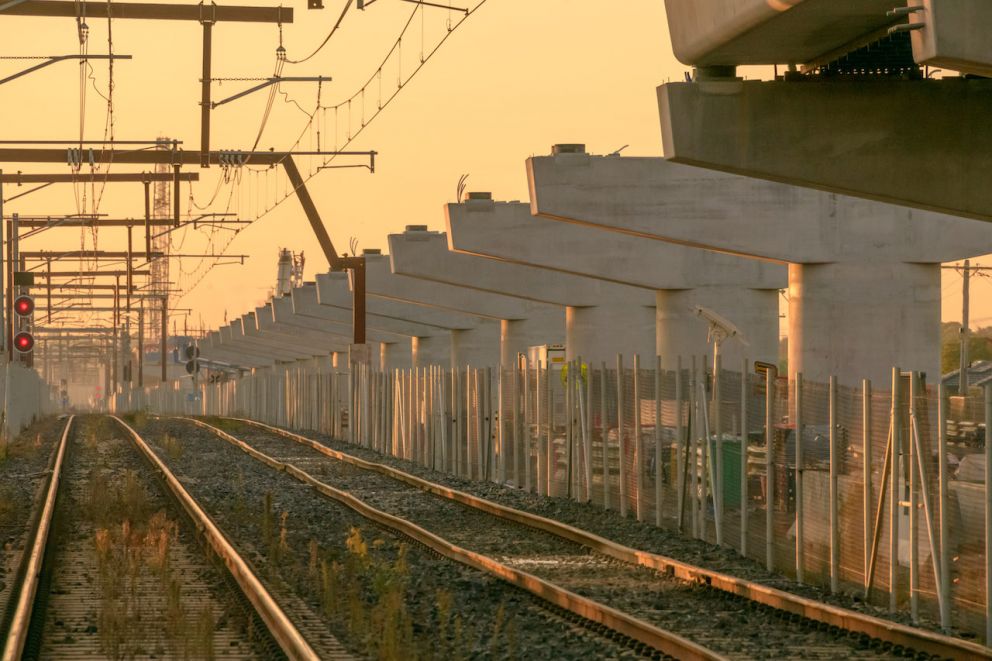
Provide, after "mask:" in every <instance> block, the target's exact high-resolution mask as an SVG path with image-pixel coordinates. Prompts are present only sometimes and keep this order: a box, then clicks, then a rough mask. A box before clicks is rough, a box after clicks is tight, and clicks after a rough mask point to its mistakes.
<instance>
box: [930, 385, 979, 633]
mask: <svg viewBox="0 0 992 661" xmlns="http://www.w3.org/2000/svg"><path fill="white" fill-rule="evenodd" d="M945 397H946V394H945V393H944V386H943V384H937V454H938V457H937V470H938V471H939V472H938V480H939V481H938V485H937V488H938V491H939V497H940V590H941V592H942V593H943V594H942V596H943V598H942V599H941V604H940V626H941V628H942V629H943V630H944V631H945V632H947V631H950V629H951V554H950V525H949V520H948V517H949V515H950V511H949V509H948V497H947V488H948V482H947V480H948V476H947V405H946V403H945ZM986 424H987V423H986Z"/></svg>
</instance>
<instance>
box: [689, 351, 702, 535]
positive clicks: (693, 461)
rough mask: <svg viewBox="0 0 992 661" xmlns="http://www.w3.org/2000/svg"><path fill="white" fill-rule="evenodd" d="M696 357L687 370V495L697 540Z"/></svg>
mask: <svg viewBox="0 0 992 661" xmlns="http://www.w3.org/2000/svg"><path fill="white" fill-rule="evenodd" d="M696 378H697V374H696V357H695V356H693V357H692V365H691V367H690V368H689V456H688V459H689V494H690V496H691V497H690V499H689V502H690V503H691V507H690V514H691V516H692V536H693V537H694V538H696V539H699V537H700V535H699V445H698V444H697V443H696V436H697V435H698V430H699V410H698V407H697V405H696V404H697V402H696V398H697V395H696Z"/></svg>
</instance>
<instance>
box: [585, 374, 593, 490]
mask: <svg viewBox="0 0 992 661" xmlns="http://www.w3.org/2000/svg"><path fill="white" fill-rule="evenodd" d="M585 388H586V400H585V401H586V439H585V453H586V502H587V503H591V502H592V363H591V362H590V363H588V367H587V368H586V382H585Z"/></svg>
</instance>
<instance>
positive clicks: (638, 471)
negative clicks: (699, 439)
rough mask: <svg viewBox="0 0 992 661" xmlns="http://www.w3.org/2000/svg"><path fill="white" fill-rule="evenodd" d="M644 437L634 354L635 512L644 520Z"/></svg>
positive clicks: (638, 360) (638, 371)
mask: <svg viewBox="0 0 992 661" xmlns="http://www.w3.org/2000/svg"><path fill="white" fill-rule="evenodd" d="M643 463H644V439H642V438H641V357H640V355H638V354H636V353H635V354H634V490H635V491H636V492H637V494H636V495H637V500H636V501H635V502H634V513H635V514H636V516H637V520H638V521H643V520H644V476H643V473H644V469H643Z"/></svg>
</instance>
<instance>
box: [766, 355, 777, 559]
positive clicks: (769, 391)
mask: <svg viewBox="0 0 992 661" xmlns="http://www.w3.org/2000/svg"><path fill="white" fill-rule="evenodd" d="M775 377H776V371H775V368H774V367H769V368H768V369H767V370H766V371H765V567H766V568H767V569H768V571H775V543H774V538H775V471H774V468H775V453H774V449H775V427H774V424H775Z"/></svg>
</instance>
